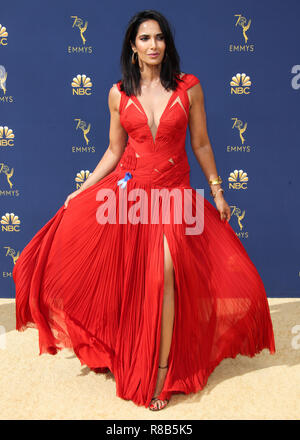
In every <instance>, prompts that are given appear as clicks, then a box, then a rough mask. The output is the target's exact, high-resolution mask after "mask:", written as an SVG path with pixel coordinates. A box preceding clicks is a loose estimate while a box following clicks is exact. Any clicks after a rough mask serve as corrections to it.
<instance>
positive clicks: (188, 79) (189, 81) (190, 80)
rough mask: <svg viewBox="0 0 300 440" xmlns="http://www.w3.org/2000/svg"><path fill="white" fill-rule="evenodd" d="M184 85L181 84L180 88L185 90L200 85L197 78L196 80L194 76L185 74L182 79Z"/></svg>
mask: <svg viewBox="0 0 300 440" xmlns="http://www.w3.org/2000/svg"><path fill="white" fill-rule="evenodd" d="M183 79H184V83H182V86H183V87H184V89H185V90H188V89H190V88H191V87H193V86H195V85H196V84H198V83H200V80H199V78H197V76H196V75H193V74H192V73H187V74H186V75H185V76H184V77H183Z"/></svg>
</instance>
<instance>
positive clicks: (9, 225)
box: [0, 212, 21, 232]
mask: <svg viewBox="0 0 300 440" xmlns="http://www.w3.org/2000/svg"><path fill="white" fill-rule="evenodd" d="M0 222H1V231H2V232H19V231H20V224H21V221H20V220H19V217H18V216H17V215H15V214H14V213H13V212H10V213H9V212H7V213H6V214H5V215H2V217H1V220H0Z"/></svg>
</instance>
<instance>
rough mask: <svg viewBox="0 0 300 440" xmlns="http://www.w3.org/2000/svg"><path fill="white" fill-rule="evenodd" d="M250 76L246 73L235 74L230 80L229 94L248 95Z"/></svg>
mask: <svg viewBox="0 0 300 440" xmlns="http://www.w3.org/2000/svg"><path fill="white" fill-rule="evenodd" d="M251 84H252V83H251V81H250V76H248V75H246V73H237V74H235V75H234V76H233V77H232V78H231V81H230V86H231V88H230V93H231V95H249V93H250V86H251Z"/></svg>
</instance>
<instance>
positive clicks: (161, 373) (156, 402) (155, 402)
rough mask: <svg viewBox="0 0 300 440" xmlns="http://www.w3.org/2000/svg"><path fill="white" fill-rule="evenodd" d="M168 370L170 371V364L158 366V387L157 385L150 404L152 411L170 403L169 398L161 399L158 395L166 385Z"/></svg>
mask: <svg viewBox="0 0 300 440" xmlns="http://www.w3.org/2000/svg"><path fill="white" fill-rule="evenodd" d="M167 371H168V365H166V366H165V367H161V366H159V367H158V374H157V382H156V387H155V391H154V397H152V399H151V402H150V405H149V409H150V410H151V411H158V410H160V409H163V408H164V407H165V406H167V404H168V403H169V400H168V399H166V400H161V399H158V398H157V397H156V396H158V395H159V394H160V392H161V390H162V388H163V386H164V381H165V377H166V374H167Z"/></svg>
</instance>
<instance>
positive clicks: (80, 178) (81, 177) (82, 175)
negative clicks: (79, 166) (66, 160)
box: [75, 170, 92, 189]
mask: <svg viewBox="0 0 300 440" xmlns="http://www.w3.org/2000/svg"><path fill="white" fill-rule="evenodd" d="M90 174H92V173H90V172H89V170H85V171H84V170H81V171H79V172H78V173H77V174H76V177H75V182H76V189H79V188H80V187H81V185H82V184H83V182H85V181H86V179H87V178H88V177H89V175H90Z"/></svg>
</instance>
